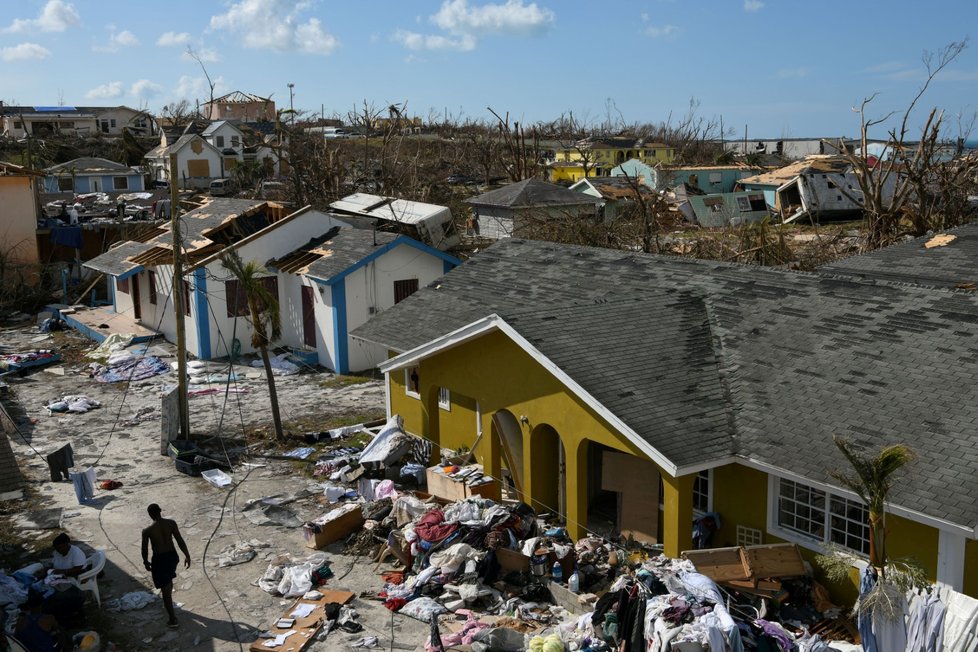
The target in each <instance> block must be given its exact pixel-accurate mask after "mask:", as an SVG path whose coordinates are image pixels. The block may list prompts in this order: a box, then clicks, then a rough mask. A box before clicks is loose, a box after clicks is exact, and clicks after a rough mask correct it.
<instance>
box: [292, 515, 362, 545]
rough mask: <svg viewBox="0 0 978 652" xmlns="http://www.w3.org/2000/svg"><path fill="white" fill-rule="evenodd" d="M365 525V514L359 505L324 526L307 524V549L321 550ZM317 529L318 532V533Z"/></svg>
mask: <svg viewBox="0 0 978 652" xmlns="http://www.w3.org/2000/svg"><path fill="white" fill-rule="evenodd" d="M363 524H364V519H363V513H362V512H361V511H360V506H359V505H356V506H355V508H354V509H351V510H349V511H345V512H343V513H341V514H338V515H337V516H336V517H335V518H333V519H330V520H329V521H326V523H324V524H323V525H318V526H314V525H313V524H311V523H306V524H305V525H304V526H303V530H304V535H306V536H307V539H306V547H307V548H313V549H314V550H319V549H320V548H322V547H324V546H327V545H329V544H331V543H333V542H334V541H339V540H340V539H342V538H344V537H346V536H347V535H349V534H350V533H351V532H353V531H354V530H356V529H358V528H360V527H361V526H362V525H363ZM317 528H318V530H319V531H318V532H317V531H316V529H317Z"/></svg>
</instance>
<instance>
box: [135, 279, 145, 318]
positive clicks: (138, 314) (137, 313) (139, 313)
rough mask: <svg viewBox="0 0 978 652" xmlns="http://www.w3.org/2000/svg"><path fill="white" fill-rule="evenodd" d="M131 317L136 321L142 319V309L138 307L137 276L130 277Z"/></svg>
mask: <svg viewBox="0 0 978 652" xmlns="http://www.w3.org/2000/svg"><path fill="white" fill-rule="evenodd" d="M132 316H133V318H135V320H136V321H139V320H140V319H142V318H143V307H142V306H140V305H139V274H136V275H135V276H133V277H132Z"/></svg>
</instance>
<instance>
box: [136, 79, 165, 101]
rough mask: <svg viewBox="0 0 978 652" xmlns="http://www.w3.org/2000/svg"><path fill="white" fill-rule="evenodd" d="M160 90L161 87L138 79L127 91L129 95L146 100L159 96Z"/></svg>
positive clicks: (146, 80)
mask: <svg viewBox="0 0 978 652" xmlns="http://www.w3.org/2000/svg"><path fill="white" fill-rule="evenodd" d="M162 90H163V87H162V86H160V85H159V84H155V83H153V82H151V81H150V80H148V79H140V80H139V81H137V82H136V83H135V84H133V85H132V88H130V89H129V94H130V95H133V96H135V97H139V98H147V97H154V96H156V95H159V94H160V92H162Z"/></svg>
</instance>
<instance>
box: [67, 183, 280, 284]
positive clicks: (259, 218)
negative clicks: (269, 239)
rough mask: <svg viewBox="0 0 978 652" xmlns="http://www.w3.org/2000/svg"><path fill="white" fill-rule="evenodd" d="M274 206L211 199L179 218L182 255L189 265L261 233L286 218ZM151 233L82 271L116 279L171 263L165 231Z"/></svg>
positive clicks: (246, 201)
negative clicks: (132, 271) (133, 272)
mask: <svg viewBox="0 0 978 652" xmlns="http://www.w3.org/2000/svg"><path fill="white" fill-rule="evenodd" d="M286 215H287V212H286V209H285V208H283V207H282V206H281V205H279V204H276V203H275V202H268V201H261V200H253V199H223V198H222V199H213V200H211V201H210V202H208V203H206V204H204V205H203V206H201V207H200V208H197V209H194V210H192V211H190V212H188V213H185V214H183V215H181V216H180V225H181V234H180V235H181V236H182V238H181V239H182V241H183V249H184V254H185V256H186V260H187V262H188V263H189V264H193V263H195V262H198V261H201V260H203V259H205V258H207V257H208V256H210V255H212V254H214V253H217V252H219V251H221V250H222V249H224V248H225V247H227V246H229V245H232V244H234V243H236V242H239V241H240V240H242V239H244V238H246V237H248V236H250V235H253V234H255V233H257V232H259V231H261V230H262V229H265V228H267V227H269V226H271V225H273V224H275V223H277V222H279V221H280V220H282V219H283V218H284V217H286ZM160 229H161V230H159V231H156V230H154V231H152V232H151V234H152V237H151V238H149V239H148V240H145V241H143V242H137V241H132V242H126V243H125V244H123V245H122V246H119V247H116V248H114V249H110V250H109V251H107V252H105V253H104V254H102V255H101V256H97V257H95V258H93V259H92V260H89V261H87V262H86V263H85V266H86V267H90V268H92V269H95V270H98V271H100V272H105V273H107V274H110V275H113V276H119V275H122V274H125V273H127V272H128V271H131V270H133V269H135V268H136V267H139V266H142V267H153V266H156V265H163V264H167V263H169V262H171V261H172V260H173V244H172V235H171V233H170V229H169V228H165V229H164V228H163V227H160Z"/></svg>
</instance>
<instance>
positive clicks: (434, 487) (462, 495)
mask: <svg viewBox="0 0 978 652" xmlns="http://www.w3.org/2000/svg"><path fill="white" fill-rule="evenodd" d="M425 476H426V478H427V481H428V493H430V494H431V495H432V496H435V497H436V498H441V499H442V500H447V501H448V502H450V503H454V502H456V501H459V500H465V499H466V498H471V497H472V496H481V497H482V498H489V499H490V500H495V501H496V502H499V499H500V489H499V481H498V480H496V479H495V478H493V479H492V480H491V481H489V482H486V483H484V484H480V485H476V486H474V487H470V486H469V485H467V484H465V483H464V482H459V481H457V480H455V479H454V478H450V477H448V476H447V475H445V474H444V473H442V472H441V467H440V466H432V467H430V468H428V469H427V471H426V472H425Z"/></svg>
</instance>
